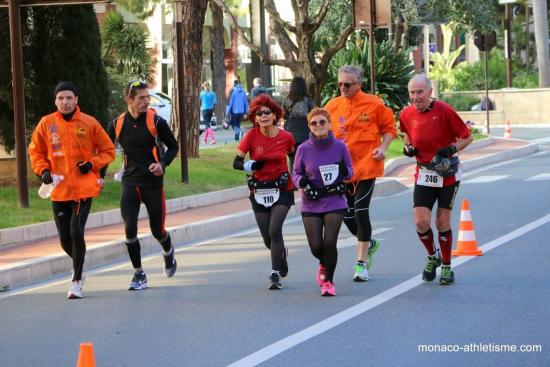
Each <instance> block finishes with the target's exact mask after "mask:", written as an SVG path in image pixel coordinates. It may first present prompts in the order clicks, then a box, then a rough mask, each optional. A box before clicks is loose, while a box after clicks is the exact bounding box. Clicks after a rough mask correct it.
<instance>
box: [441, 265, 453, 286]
mask: <svg viewBox="0 0 550 367" xmlns="http://www.w3.org/2000/svg"><path fill="white" fill-rule="evenodd" d="M454 282H455V273H454V271H452V270H451V266H450V265H443V266H442V267H441V277H440V278H439V284H441V285H449V284H453V283H454Z"/></svg>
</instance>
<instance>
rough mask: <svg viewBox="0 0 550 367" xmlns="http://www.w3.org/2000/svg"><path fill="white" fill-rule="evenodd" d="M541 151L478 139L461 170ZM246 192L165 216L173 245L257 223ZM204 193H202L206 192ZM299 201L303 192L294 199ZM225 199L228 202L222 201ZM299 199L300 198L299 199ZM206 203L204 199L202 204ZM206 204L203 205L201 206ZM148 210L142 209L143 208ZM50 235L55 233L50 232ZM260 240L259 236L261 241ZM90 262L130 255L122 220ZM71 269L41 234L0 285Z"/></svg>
mask: <svg viewBox="0 0 550 367" xmlns="http://www.w3.org/2000/svg"><path fill="white" fill-rule="evenodd" d="M537 151H538V145H536V144H528V143H527V142H525V141H521V140H514V139H508V140H505V139H498V138H497V139H495V138H492V139H490V140H488V141H479V142H476V143H474V144H472V147H471V148H469V149H467V150H465V151H463V152H461V154H460V156H461V160H462V162H463V165H462V167H463V171H464V172H467V171H471V170H474V169H477V168H480V167H482V166H484V165H487V164H492V163H496V162H502V161H505V160H510V159H515V158H518V157H521V156H525V155H529V154H533V153H535V152H537ZM413 170H414V159H411V158H407V157H403V158H397V159H393V160H391V161H389V162H387V163H386V177H385V178H382V179H378V180H377V182H376V187H375V192H374V195H375V196H385V195H391V194H393V193H396V192H399V191H402V190H405V189H406V186H408V185H411V184H412V183H413V181H412V173H413ZM241 192H242V193H244V195H242V194H241V195H237V196H240V197H239V198H237V199H232V200H229V201H227V198H225V199H224V198H221V197H220V196H223V195H218V199H217V200H218V203H213V202H212V199H211V197H212V195H210V196H209V200H204V199H203V198H202V197H200V195H197V198H193V200H194V201H196V202H197V203H198V204H197V205H196V206H199V207H195V208H187V209H185V207H184V209H183V210H179V211H175V212H173V213H170V214H167V216H166V228H167V230H169V231H170V233H171V236H172V240H173V243H174V244H175V245H176V246H177V247H182V246H188V245H190V244H192V243H194V242H198V241H205V240H208V239H213V238H216V237H219V236H222V235H228V234H231V233H235V232H237V231H240V230H243V229H247V228H252V227H254V226H255V219H254V215H253V213H252V210H251V209H250V202H249V199H248V197H246V190H241ZM206 195H208V194H205V195H203V196H206ZM296 198H297V199H298V198H299V196H297V197H296ZM223 200H226V201H225V202H220V201H223ZM297 201H298V200H297ZM201 202H202V203H201ZM201 205H202V206H201ZM142 211H144V210H142ZM298 214H299V202H297V205H295V206H293V207H292V209H291V211H290V213H289V217H290V216H293V215H298ZM149 231H150V230H149V224H148V220H147V218H144V219H141V220H140V221H139V237H140V242H141V245H142V250H141V251H142V255H147V254H150V253H153V252H160V246H159V245H158V243H157V241H156V240H155V239H154V238H153V237H152V236H151V235H150V232H149ZM50 233H51V232H50ZM258 241H260V239H258ZM86 244H87V253H86V264H85V268H93V267H96V266H100V265H105V264H108V263H112V262H115V261H120V260H124V259H127V257H128V255H127V251H126V245H125V244H124V227H123V225H122V224H121V223H118V224H112V225H103V226H102V225H99V226H97V227H96V228H91V229H90V228H89V229H87V230H86ZM71 268H72V264H71V261H70V259H69V257H68V256H66V255H65V253H64V252H63V251H62V250H61V247H60V245H59V240H58V238H57V236H53V237H51V236H50V237H46V238H40V239H38V240H36V241H32V242H30V241H27V242H21V243H19V244H16V245H12V246H10V247H7V248H3V249H0V286H4V285H9V286H11V287H16V286H23V285H27V284H31V283H34V282H38V281H41V280H45V279H47V278H51V277H53V276H59V275H61V274H69V273H70V271H71Z"/></svg>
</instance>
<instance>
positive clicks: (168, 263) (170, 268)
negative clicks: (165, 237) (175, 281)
mask: <svg viewBox="0 0 550 367" xmlns="http://www.w3.org/2000/svg"><path fill="white" fill-rule="evenodd" d="M174 254H175V252H174V247H173V246H172V250H170V254H169V255H164V254H163V255H162V256H163V257H164V275H166V276H167V277H168V278H172V277H173V276H174V274H176V269H177V268H178V262H177V261H176V257H175V256H174Z"/></svg>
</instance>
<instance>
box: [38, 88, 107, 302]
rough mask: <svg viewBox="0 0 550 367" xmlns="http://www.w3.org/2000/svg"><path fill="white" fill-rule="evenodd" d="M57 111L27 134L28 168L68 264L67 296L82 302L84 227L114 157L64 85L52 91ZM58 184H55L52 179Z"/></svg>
mask: <svg viewBox="0 0 550 367" xmlns="http://www.w3.org/2000/svg"><path fill="white" fill-rule="evenodd" d="M54 98H55V106H56V107H57V111H56V112H54V113H51V114H49V115H46V116H44V117H42V119H41V120H40V122H39V123H38V125H37V126H36V129H35V130H34V133H33V135H32V139H31V144H30V145H29V156H30V160H31V164H32V168H33V170H34V172H36V174H37V175H39V176H40V177H41V180H42V182H43V183H44V184H52V182H53V181H54V180H53V177H59V178H60V180H59V182H58V183H57V182H53V183H54V184H55V187H54V189H53V191H52V193H51V196H50V199H51V201H52V208H53V213H54V219H55V224H56V226H57V232H58V234H59V240H60V241H61V247H62V248H63V250H64V251H65V252H66V253H67V255H69V256H70V257H71V258H72V260H73V278H72V282H71V287H70V288H69V292H68V295H67V297H68V298H70V299H78V298H83V297H84V295H83V293H82V285H83V277H82V269H83V267H84V257H85V255H86V243H85V242H84V228H85V226H86V220H87V219H88V214H89V213H90V208H91V206H92V198H93V197H97V196H99V193H100V191H101V188H102V185H103V180H102V178H101V177H100V174H99V171H100V169H101V168H102V167H103V166H105V165H107V164H109V163H110V162H111V161H113V159H114V158H115V147H114V145H113V143H112V142H111V139H109V136H108V135H107V133H106V132H105V130H104V129H103V127H102V126H101V125H100V124H99V122H98V121H97V120H96V119H95V118H93V117H92V116H90V115H87V114H85V113H82V112H80V109H79V108H78V91H77V88H76V86H75V85H74V84H73V83H72V82H70V81H63V82H60V83H59V84H58V85H57V86H56V87H55V92H54ZM56 181H58V180H56Z"/></svg>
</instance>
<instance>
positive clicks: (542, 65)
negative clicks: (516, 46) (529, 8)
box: [533, 0, 550, 88]
mask: <svg viewBox="0 0 550 367" xmlns="http://www.w3.org/2000/svg"><path fill="white" fill-rule="evenodd" d="M533 15H534V19H535V44H536V47H537V66H538V69H539V87H541V88H542V87H549V86H550V60H549V58H548V8H547V4H546V0H533Z"/></svg>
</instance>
